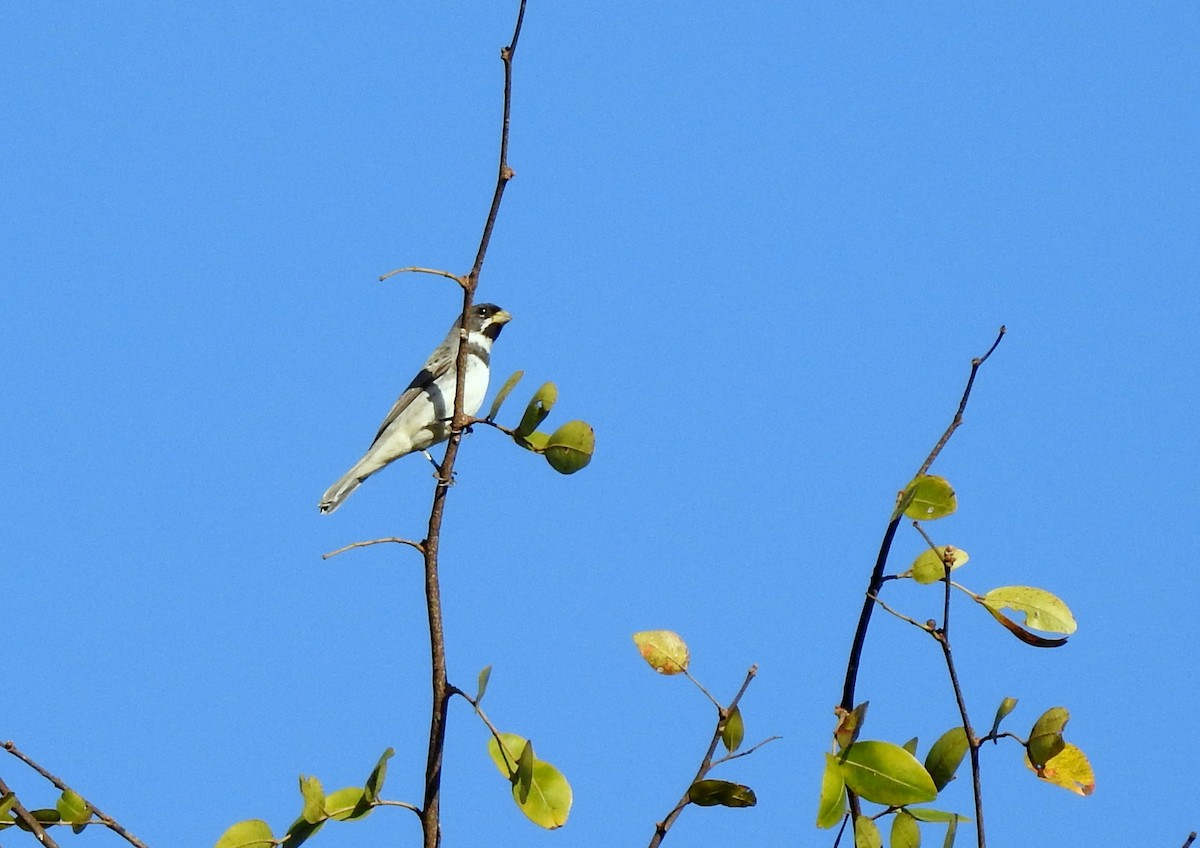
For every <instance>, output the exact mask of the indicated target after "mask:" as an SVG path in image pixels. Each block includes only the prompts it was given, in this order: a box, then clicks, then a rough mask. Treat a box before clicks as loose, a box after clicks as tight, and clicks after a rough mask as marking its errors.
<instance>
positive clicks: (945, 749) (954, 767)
mask: <svg viewBox="0 0 1200 848" xmlns="http://www.w3.org/2000/svg"><path fill="white" fill-rule="evenodd" d="M968 747H969V746H968V745H967V732H966V731H965V730H963V729H962V728H961V727H952V728H950V729H949V730H947V731H946V732H945V733H943V734H942V735H941V736H940V737H939V738H938V740H937V741H936V742H934V743H933V747H932V748H930V749H929V753H928V754H927V755H926V756H925V770H926V771H928V772H929V776H930V777H932V778H933V785H934V786H935V787H937V790H938V792H941V791H942V789H943V788H945V786H946V784H947V783H949V782H950V781H951V780H952V779H953V778H954V773H955V772H956V771H958V767H959V765H961V764H962V761H963V757H965V756H966V754H967V748H968Z"/></svg>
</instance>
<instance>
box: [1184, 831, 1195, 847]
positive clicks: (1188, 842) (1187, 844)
mask: <svg viewBox="0 0 1200 848" xmlns="http://www.w3.org/2000/svg"><path fill="white" fill-rule="evenodd" d="M1195 841H1196V831H1194V830H1193V831H1192V832H1191V833H1189V834H1188V838H1187V839H1186V840H1184V843H1183V848H1191V845H1192V843H1193V842H1195Z"/></svg>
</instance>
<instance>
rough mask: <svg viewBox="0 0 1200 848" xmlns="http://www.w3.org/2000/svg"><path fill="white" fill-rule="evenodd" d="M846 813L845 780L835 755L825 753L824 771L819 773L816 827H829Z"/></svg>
mask: <svg viewBox="0 0 1200 848" xmlns="http://www.w3.org/2000/svg"><path fill="white" fill-rule="evenodd" d="M844 815H846V781H845V780H844V779H843V778H842V769H841V766H839V765H838V761H837V757H835V756H834V755H833V754H826V755H825V771H824V772H823V773H822V774H821V797H820V800H819V801H818V802H817V827H822V828H829V827H833V826H834V825H835V824H837V823H838V822H840V821H841V820H842V816H844Z"/></svg>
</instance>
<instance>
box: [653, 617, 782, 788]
mask: <svg viewBox="0 0 1200 848" xmlns="http://www.w3.org/2000/svg"><path fill="white" fill-rule="evenodd" d="M633 643H634V645H636V646H637V649H638V653H640V654H641V655H642V659H643V660H645V661H646V664H647V665H648V666H650V668H652V669H654V670H655V671H656V672H658V673H659V674H663V675H668V676H670V675H677V674H682V675H684V676H686V677H687V678H688V679H689V680H691V681H692V682H693V683H695V684H696V686H697V688H699V689H700V691H702V692H704V694H705V695H707V696H708V698H709V699H710V700H713V699H712V695H709V693H708V691H707V690H706V689H704V687H703V686H701V685H700V684H699V683H698V682H697V681H696V680H695V678H693V677H692V676H691V674H689V673H688V664H689V663H690V662H691V651H690V650H689V649H688V646H687V643H686V642H685V641H684V640H683V637H682V636H680V635H679V634H678V633H676V632H675V631H673V630H642V631H639V632H637V633H634V634H633ZM751 673H752V674H753V670H751ZM735 700H736V699H735ZM713 703H714V704H716V706H717V728H716V736H717V737H718V738H719V739H720V740H721V744H722V745H723V746H724V747H725V750H726V751H727V752H728V753H727V756H725V757H724V758H723V759H721V760H718V761H716V762H714V761H712V759H711V758H706V759H705V761H704V762H703V764H702V765H701V769H700V776H699V777H698V778H697V779H696V780H695V781H693V783H692V785H691V786H689V787H688V791H687V803H689V804H695V805H696V806H699V807H715V806H721V807H753V806H754V805H755V804H757V803H758V798H757V797H756V796H755V794H754V790H753V789H751V788H750V787H749V786H743V785H742V784H740V783H731V782H730V781H728V780H712V779H710V778H707V777H705V776H704V775H706V774H707V773H708V771H709V770H710V769H711V768H712V767H713V766H714V765H717V764H719V763H721V762H725V761H726V760H731V759H734V758H736V757H740V756H744V754H737V753H735V752H736V751H737V750H738V749H739V748H740V747H741V746H742V741H743V740H744V739H745V736H746V724H745V720H744V719H743V718H742V709H741V706H740V705H738V704H737V703H734V704H732V705H731V706H728V707H722V706H721V705H720V704H718V703H717V702H716V701H715V700H713ZM712 744H713V745H714V746H715V745H716V744H717V742H716V739H714V740H713V743H712ZM759 744H760V745H761V744H763V743H759ZM755 747H758V746H755ZM753 750H754V749H753V748H752V749H750V751H747V752H745V753H750V752H751V751H753Z"/></svg>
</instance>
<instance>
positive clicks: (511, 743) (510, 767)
mask: <svg viewBox="0 0 1200 848" xmlns="http://www.w3.org/2000/svg"><path fill="white" fill-rule="evenodd" d="M528 742H529V740H527V739H526V738H525V737H524V736H518V735H517V734H515V733H501V734H500V742H499V743H498V742H497V741H496V737H495V736H493V737H492V738H491V739H489V740H488V756H490V757H491V758H492V762H493V763H495V764H496V768H498V769H500V774H502V775H504V779H505V780H509V781H511V780H512V779H513V776H514V775H515V774H516V773H517V762H518V761H519V760H520V759H521V752H522V751H523V750H524V749H525V746H526V745H527V744H528ZM500 743H503V745H504V748H503V749H501V747H500Z"/></svg>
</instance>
